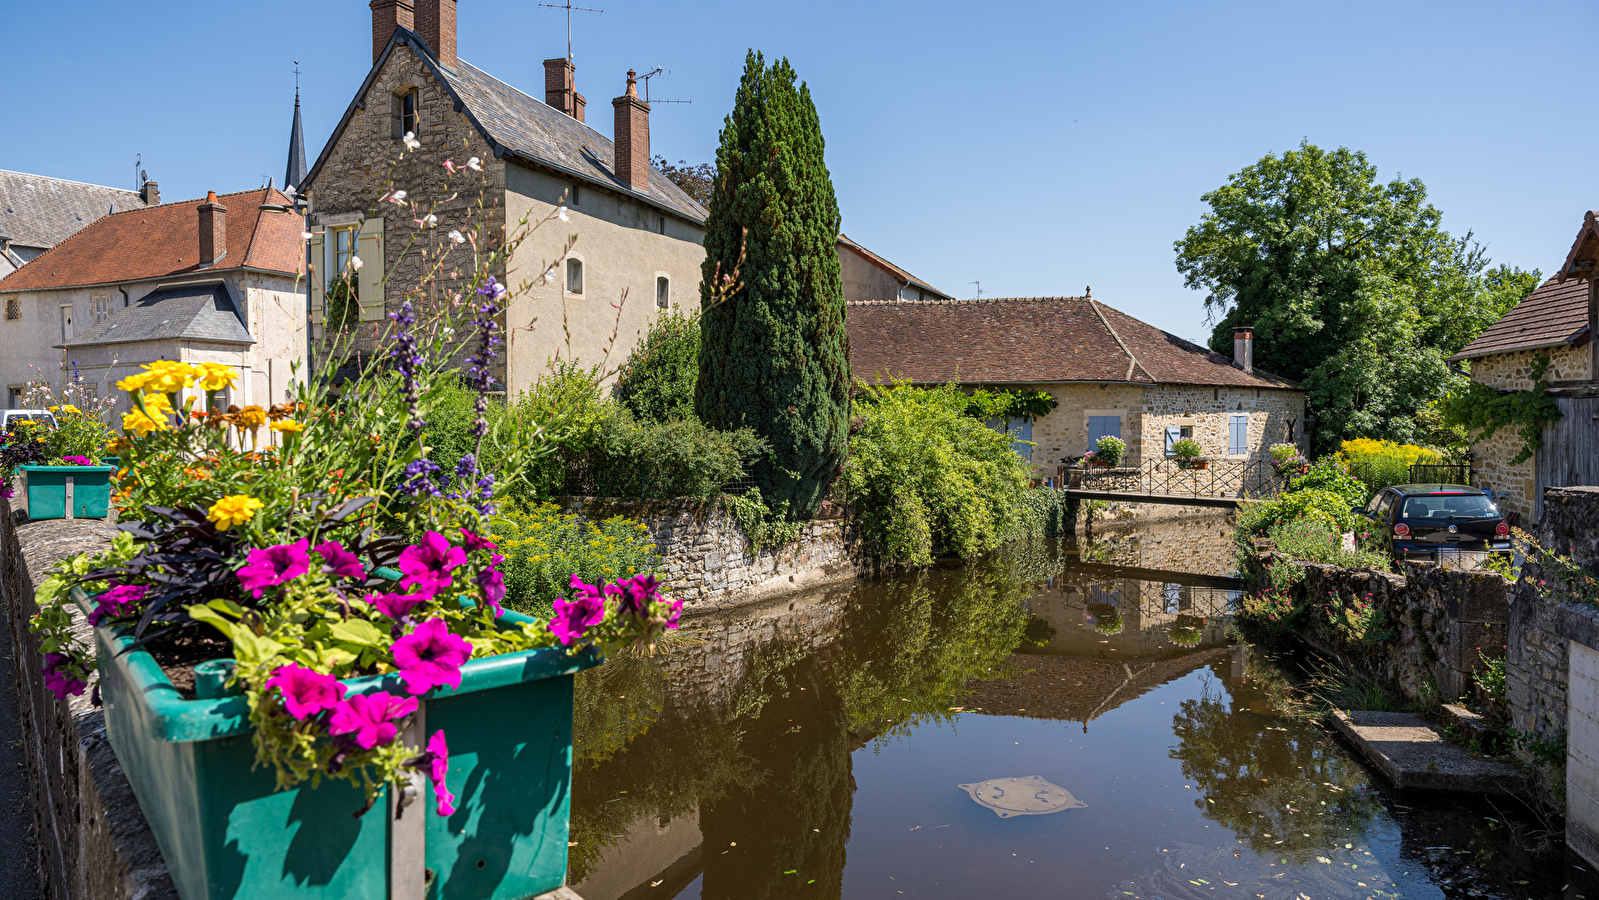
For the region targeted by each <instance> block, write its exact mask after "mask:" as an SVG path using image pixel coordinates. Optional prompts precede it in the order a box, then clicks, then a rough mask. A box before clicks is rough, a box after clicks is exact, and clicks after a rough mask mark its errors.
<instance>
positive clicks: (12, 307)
mask: <svg viewBox="0 0 1599 900" xmlns="http://www.w3.org/2000/svg"><path fill="white" fill-rule="evenodd" d="M6 318H8V319H11V320H16V319H20V318H22V298H21V297H7V298H6Z"/></svg>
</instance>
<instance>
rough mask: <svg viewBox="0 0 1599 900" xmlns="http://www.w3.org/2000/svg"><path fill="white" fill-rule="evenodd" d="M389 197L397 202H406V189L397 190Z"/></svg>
mask: <svg viewBox="0 0 1599 900" xmlns="http://www.w3.org/2000/svg"><path fill="white" fill-rule="evenodd" d="M389 199H390V200H393V201H394V202H395V203H404V202H405V191H395V192H394V193H392V194H390V195H389Z"/></svg>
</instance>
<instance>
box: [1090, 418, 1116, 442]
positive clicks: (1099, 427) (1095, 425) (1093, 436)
mask: <svg viewBox="0 0 1599 900" xmlns="http://www.w3.org/2000/svg"><path fill="white" fill-rule="evenodd" d="M1106 435H1109V436H1110V437H1116V438H1119V437H1121V436H1122V417H1121V416H1089V417H1088V449H1090V450H1092V449H1094V446H1095V444H1097V443H1098V442H1099V439H1100V438H1102V437H1105V436H1106Z"/></svg>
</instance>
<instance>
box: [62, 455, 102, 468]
mask: <svg viewBox="0 0 1599 900" xmlns="http://www.w3.org/2000/svg"><path fill="white" fill-rule="evenodd" d="M61 462H62V463H64V464H66V465H69V466H92V465H94V460H91V459H90V458H89V457H87V456H63V457H61Z"/></svg>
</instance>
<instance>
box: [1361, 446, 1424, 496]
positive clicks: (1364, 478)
mask: <svg viewBox="0 0 1599 900" xmlns="http://www.w3.org/2000/svg"><path fill="white" fill-rule="evenodd" d="M1339 453H1340V455H1341V456H1342V457H1343V459H1344V461H1345V462H1346V463H1347V464H1348V466H1349V474H1351V475H1353V476H1355V477H1356V478H1358V479H1360V481H1361V482H1362V483H1363V484H1365V485H1366V490H1367V491H1368V492H1369V493H1368V495H1367V496H1370V494H1375V493H1376V492H1378V491H1380V490H1382V489H1383V488H1385V487H1392V486H1393V485H1396V484H1410V467H1411V466H1413V465H1430V464H1436V463H1440V462H1443V457H1441V456H1439V455H1438V452H1437V451H1435V450H1432V449H1429V448H1427V447H1418V446H1416V445H1415V444H1396V443H1394V442H1393V441H1374V440H1372V439H1370V438H1356V439H1355V440H1352V441H1344V444H1343V448H1342V449H1341V450H1340V451H1339Z"/></svg>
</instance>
